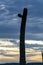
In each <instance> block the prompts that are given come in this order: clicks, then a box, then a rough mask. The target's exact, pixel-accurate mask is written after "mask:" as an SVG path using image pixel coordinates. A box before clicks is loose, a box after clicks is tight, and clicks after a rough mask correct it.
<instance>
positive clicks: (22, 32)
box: [18, 8, 27, 65]
mask: <svg viewBox="0 0 43 65" xmlns="http://www.w3.org/2000/svg"><path fill="white" fill-rule="evenodd" d="M18 16H19V17H20V18H22V21H21V28H20V65H25V64H26V59H25V27H26V18H27V8H24V10H23V15H21V14H18Z"/></svg>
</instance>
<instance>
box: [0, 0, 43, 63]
mask: <svg viewBox="0 0 43 65" xmlns="http://www.w3.org/2000/svg"><path fill="white" fill-rule="evenodd" d="M24 8H27V9H28V14H27V20H26V31H25V40H26V42H25V46H26V47H25V48H26V61H27V62H39V61H40V62H42V55H41V52H42V51H43V0H0V63H2V62H3V63H7V62H19V61H18V59H19V53H20V52H19V50H20V49H19V41H18V39H19V37H20V26H21V18H19V17H18V14H19V13H20V14H23V9H24ZM9 39H10V40H9ZM11 40H12V41H11ZM5 43H6V44H5ZM14 49H16V51H14ZM32 52H33V53H32ZM13 54H14V55H13ZM15 55H16V56H15ZM34 58H35V59H34ZM8 59H9V60H8Z"/></svg>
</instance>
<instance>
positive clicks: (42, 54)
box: [42, 52, 43, 63]
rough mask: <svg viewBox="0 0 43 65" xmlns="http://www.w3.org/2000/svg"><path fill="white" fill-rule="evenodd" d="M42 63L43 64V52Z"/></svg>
mask: <svg viewBox="0 0 43 65" xmlns="http://www.w3.org/2000/svg"><path fill="white" fill-rule="evenodd" d="M42 63H43V52H42Z"/></svg>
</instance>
